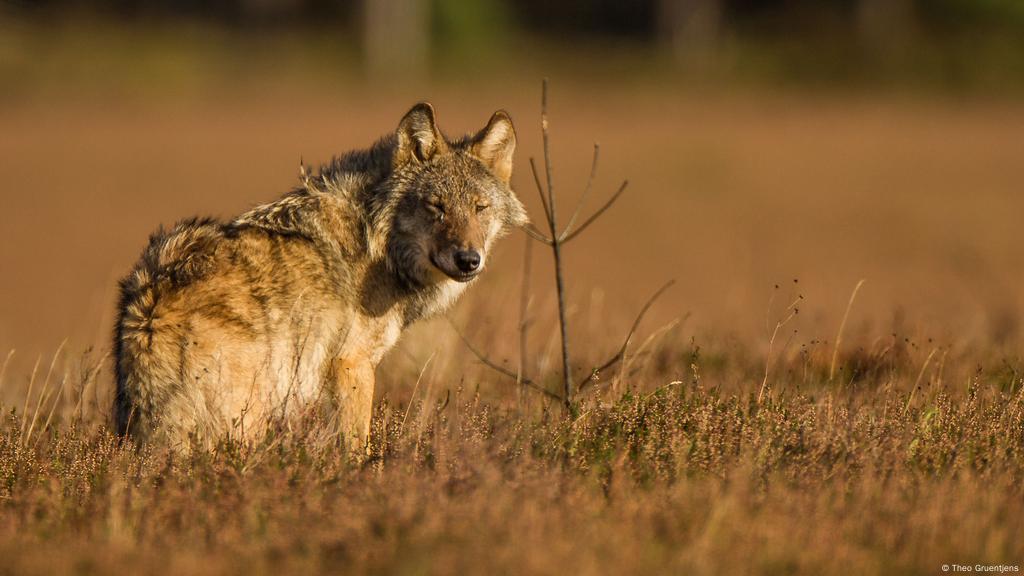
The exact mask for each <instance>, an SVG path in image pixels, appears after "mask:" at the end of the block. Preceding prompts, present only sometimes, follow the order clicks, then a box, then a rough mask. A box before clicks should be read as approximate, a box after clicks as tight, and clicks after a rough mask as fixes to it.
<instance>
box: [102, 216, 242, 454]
mask: <svg viewBox="0 0 1024 576" xmlns="http://www.w3.org/2000/svg"><path fill="white" fill-rule="evenodd" d="M223 238H224V229H223V226H221V225H220V224H219V223H217V222H216V221H214V220H211V219H202V220H200V219H190V220H186V221H183V222H180V223H178V224H177V225H176V226H174V228H172V229H171V230H170V231H164V230H159V231H157V232H156V233H155V234H153V235H152V236H150V239H149V245H148V246H147V247H146V249H145V251H144V252H143V253H142V257H141V258H140V259H139V262H138V263H137V264H136V265H135V267H134V268H133V269H132V271H131V272H130V273H129V274H128V276H126V277H125V278H123V279H122V280H121V282H120V301H119V304H118V316H117V323H116V324H115V327H114V369H115V374H116V380H117V382H116V391H115V400H114V420H115V421H114V426H115V430H116V431H117V432H118V433H120V434H132V433H133V432H134V431H135V430H137V429H139V426H138V425H139V424H140V422H141V421H148V420H149V419H150V418H151V417H152V410H151V407H152V406H153V405H154V404H155V402H156V401H157V400H158V398H160V397H163V396H166V395H167V394H170V393H171V392H172V391H173V388H174V386H176V385H177V382H176V380H177V376H178V374H177V369H176V368H175V366H176V365H177V360H176V359H175V351H176V350H177V342H175V341H174V340H175V336H174V335H173V334H171V333H166V332H167V331H166V330H164V331H161V330H158V329H157V327H155V326H154V320H155V316H156V311H157V307H158V305H159V303H160V301H161V299H162V298H166V297H167V296H168V295H169V294H171V293H173V292H174V291H175V290H177V289H178V288H180V287H182V286H185V285H188V284H189V283H191V282H193V281H195V280H197V279H199V278H202V277H203V276H204V275H206V273H207V272H208V271H209V269H210V268H211V266H212V264H213V259H214V254H215V251H216V247H217V244H218V243H219V242H220V241H221V240H222V239H223ZM147 424H148V422H147ZM149 428H150V426H148V425H147V426H145V429H149Z"/></svg>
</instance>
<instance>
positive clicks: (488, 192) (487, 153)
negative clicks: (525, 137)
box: [383, 103, 527, 285]
mask: <svg viewBox="0 0 1024 576" xmlns="http://www.w3.org/2000/svg"><path fill="white" fill-rule="evenodd" d="M515 147H516V133H515V129H514V128H513V127H512V120H511V119H509V117H508V114H506V113H505V112H504V111H498V112H495V113H494V115H493V116H491V119H490V121H489V122H488V123H487V125H486V126H485V127H484V128H483V129H482V130H480V131H479V132H478V133H476V134H473V135H470V136H466V137H464V138H462V139H460V140H455V141H452V140H448V139H446V138H445V137H444V135H442V134H441V131H440V130H438V128H437V124H436V122H435V119H434V109H433V108H432V107H431V106H430V104H427V103H420V104H417V105H416V106H414V107H413V108H412V109H411V110H409V112H408V113H407V114H406V115H405V117H403V118H402V121H401V122H400V123H399V125H398V130H397V131H396V133H395V140H394V148H393V152H392V166H391V174H390V175H389V176H388V178H387V180H386V181H385V182H384V183H383V186H384V189H385V190H386V191H387V194H388V196H389V197H390V201H389V202H388V204H390V206H389V208H390V210H388V212H389V214H387V215H386V218H387V219H388V220H389V222H387V224H386V226H387V228H388V239H387V258H388V264H389V266H391V267H392V269H393V270H394V271H395V272H396V273H398V274H399V275H401V276H402V277H404V278H406V279H407V280H409V281H412V282H415V283H416V284H420V285H428V284H433V283H436V282H438V281H442V280H446V279H448V278H451V279H453V280H456V281H459V282H468V281H469V280H471V279H473V278H475V277H476V276H477V275H478V274H479V273H480V272H481V271H482V270H483V269H484V266H485V264H486V262H487V255H488V253H489V250H490V248H491V246H492V245H493V243H494V241H495V240H496V239H498V238H499V237H501V236H503V235H505V234H506V233H507V232H508V231H509V230H510V229H512V228H513V227H516V226H522V225H524V224H526V222H527V216H526V210H525V209H524V208H523V205H522V203H520V202H519V199H518V198H517V197H516V195H515V193H514V192H513V191H512V188H511V187H510V185H509V179H510V177H511V176H512V154H513V152H514V151H515Z"/></svg>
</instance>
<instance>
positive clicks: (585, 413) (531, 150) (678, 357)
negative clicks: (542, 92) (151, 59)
mask: <svg viewBox="0 0 1024 576" xmlns="http://www.w3.org/2000/svg"><path fill="white" fill-rule="evenodd" d="M281 75H282V76H281V77H279V78H276V79H275V78H272V79H271V80H269V81H266V83H262V84H258V85H246V84H243V85H241V86H240V87H239V86H233V87H225V86H214V87H208V86H205V85H201V86H200V87H199V88H195V89H193V90H191V91H188V92H187V93H183V94H176V93H172V94H158V95H154V93H150V92H145V93H134V92H133V91H132V90H121V91H111V92H103V91H102V90H97V89H96V88H95V87H91V88H89V89H86V90H82V91H81V93H75V94H68V93H63V92H61V91H60V90H47V91H43V92H41V93H39V94H33V95H32V96H31V97H25V96H22V97H19V96H12V97H9V98H7V99H6V100H4V101H3V102H2V104H0V126H2V127H3V129H2V130H0V158H2V161H0V190H2V194H3V200H4V210H3V211H0V274H2V278H0V362H2V361H3V359H4V358H7V360H8V362H6V363H5V364H4V365H3V366H4V371H3V372H2V373H0V405H2V407H3V419H2V421H0V558H3V560H2V561H0V573H4V574H7V573H9V574H51V573H55V572H65V573H67V572H74V573H83V574H86V573H115V572H117V573H124V572H129V573H131V572H147V573H148V572H160V573H195V574H246V573H272V572H281V571H289V572H300V571H301V572H312V571H319V572H328V573H335V572H352V573H401V574H422V573H463V572H467V573H488V574H491V573H517V574H518V573H534V574H556V573H558V574H561V573H566V572H571V573H579V574H621V573H634V574H665V573H692V574H733V573H753V574H790V573H813V574H891V573H906V574H938V573H940V572H942V567H943V565H948V566H952V565H961V566H971V567H975V565H979V564H980V565H983V566H996V567H998V566H1000V565H1005V566H1010V567H1019V565H1020V564H1021V563H1022V562H1024V522H1022V518H1024V362H1022V360H1021V346H1022V344H1024V340H1022V336H1024V335H1022V333H1021V327H1020V318H1021V317H1022V314H1024V290H1022V289H1021V286H1024V250H1022V249H1021V242H1020V232H1019V231H1020V215H1021V214H1024V197H1022V196H1021V195H1020V190H1021V185H1022V178H1021V166H1024V148H1022V147H1021V139H1020V136H1021V134H1022V129H1024V105H1021V104H1020V103H1019V102H1017V101H1014V100H1009V99H989V98H983V97H963V98H958V99H954V98H951V97H942V96H935V95H928V94H918V93H909V94H907V93H892V92H885V93H876V92H870V91H869V92H864V93H856V94H851V93H848V92H843V93H833V92H808V91H802V90H801V91H785V90H777V89H770V88H764V87H762V88H756V89H744V90H740V91H735V90H730V89H728V88H727V87H701V88H695V87H691V86H687V85H685V84H682V83H679V82H659V81H654V80H650V79H646V80H645V79H644V78H634V79H630V80H629V82H628V83H625V84H610V83H607V82H598V81H596V80H588V79H587V76H586V74H577V75H574V76H572V77H567V78H565V79H561V78H559V77H558V76H553V78H552V80H553V86H552V90H553V92H552V102H551V115H552V134H553V138H554V143H553V155H554V162H555V164H554V173H555V182H556V186H558V189H557V191H558V194H559V198H560V200H561V206H563V207H564V208H562V210H563V213H565V212H567V211H568V210H569V207H571V206H572V202H573V201H574V200H575V199H576V198H577V197H578V196H579V195H580V193H581V192H582V189H583V187H584V184H585V182H586V177H587V172H588V169H589V162H590V153H591V145H592V143H593V142H594V141H599V142H600V143H601V163H600V170H599V175H598V182H597V187H596V188H595V192H594V194H593V196H592V199H591V200H590V202H589V205H590V206H591V207H595V206H597V205H599V202H600V201H601V200H603V199H604V198H606V197H607V195H609V194H610V193H611V192H613V191H614V189H615V188H616V186H617V185H618V183H619V182H620V181H621V180H622V179H627V178H628V179H629V181H630V185H629V188H628V191H627V193H626V195H625V196H624V197H623V199H622V200H621V202H620V203H619V204H617V205H616V206H615V207H614V208H613V209H612V210H611V211H610V212H609V213H608V214H607V215H606V216H605V217H604V219H602V220H601V221H600V222H599V223H597V224H595V226H594V227H593V228H591V229H590V230H589V231H588V232H587V234H585V235H583V236H581V237H580V239H579V240H578V241H577V242H576V243H574V244H572V245H571V246H570V247H569V248H567V253H566V258H567V276H568V281H569V291H568V299H569V302H570V314H569V320H570V322H571V336H572V344H573V350H574V369H575V371H576V372H577V374H586V373H587V372H588V371H589V370H590V368H591V367H593V366H594V365H596V364H598V363H599V362H600V361H601V360H602V359H604V358H605V357H606V356H607V355H609V354H611V353H613V352H614V351H615V350H616V349H617V348H618V346H620V345H621V343H622V340H623V338H624V337H625V335H626V332H627V331H628V329H629V326H630V323H631V322H632V321H633V318H634V316H635V314H636V312H637V311H638V309H639V308H640V306H642V305H643V303H644V302H645V300H646V298H647V297H648V296H649V295H650V294H651V293H652V292H653V291H654V290H655V289H657V287H658V286H660V285H661V284H662V283H664V282H665V281H666V280H669V279H675V280H676V284H675V285H674V286H673V287H672V288H671V289H670V290H669V292H667V293H666V294H665V296H664V297H663V298H661V299H659V300H658V301H657V302H656V303H655V305H654V306H653V308H652V309H651V310H650V312H649V314H648V315H647V316H646V317H645V319H644V321H643V322H642V323H641V325H640V328H639V330H638V332H637V334H636V337H635V338H634V339H633V340H632V342H631V344H630V348H629V353H628V354H627V363H626V364H625V365H624V366H621V367H617V368H615V369H613V370H609V371H606V373H602V374H599V375H598V377H597V378H595V379H594V380H593V381H592V382H590V383H589V384H588V385H587V387H586V390H585V391H584V393H583V394H582V395H581V399H580V405H579V407H578V410H577V411H576V412H575V413H574V414H573V415H571V416H569V417H567V416H566V415H565V414H563V412H562V410H561V408H560V407H559V406H558V405H557V404H553V403H551V402H550V401H549V400H547V399H545V398H544V397H543V396H541V395H539V394H537V393H535V392H533V391H529V390H520V389H517V388H516V385H515V382H514V381H511V380H510V379H508V378H505V377H503V376H501V375H499V374H497V373H495V372H494V371H492V370H490V369H489V368H487V367H486V366H483V365H482V364H481V363H480V362H479V361H478V360H477V358H476V357H474V355H473V354H471V353H470V352H469V351H467V349H466V347H465V345H464V344H463V343H462V342H461V341H460V339H459V336H458V335H457V333H456V331H455V330H454V329H453V328H452V327H451V326H450V325H449V322H448V321H446V320H445V319H439V320H435V321H431V322H428V323H425V324H423V325H420V326H417V327H415V328H414V329H412V330H411V331H410V333H409V334H407V335H406V336H405V337H404V338H403V340H402V342H401V343H400V345H399V347H398V348H397V349H396V350H394V351H393V352H392V353H391V354H390V356H389V357H388V358H387V360H386V361H385V363H384V365H383V366H382V367H381V369H380V370H379V371H378V381H379V383H380V391H379V394H378V405H379V409H378V411H377V417H376V420H375V425H374V430H375V434H374V445H373V456H372V457H371V458H369V459H368V460H367V461H363V462H356V461H353V460H351V459H349V458H347V457H345V455H344V453H343V452H342V451H341V450H340V449H339V448H338V446H337V443H336V442H335V441H334V440H333V439H332V437H331V435H330V431H329V430H326V429H325V428H324V427H323V426H322V425H321V424H320V423H318V422H316V421H310V422H306V423H304V424H303V425H302V426H299V427H296V428H294V429H289V430H277V431H275V433H274V435H272V436H271V437H270V438H268V440H267V441H266V442H265V443H262V444H259V445H255V446H239V445H235V444H231V443H224V444H222V445H220V446H219V447H218V448H217V449H216V450H214V451H197V452H195V453H193V454H192V455H191V456H189V457H181V458H176V457H172V456H170V455H167V454H163V453H161V452H160V451H159V450H155V449H144V450H142V451H136V450H135V449H134V448H133V447H130V446H123V445H122V444H121V443H120V442H119V441H118V439H116V438H114V437H112V436H111V435H110V434H109V432H108V431H107V430H106V429H105V428H104V425H105V423H106V411H107V409H108V406H109V404H110V388H111V375H110V371H109V365H108V364H109V361H108V358H107V356H106V353H107V351H108V350H109V342H108V339H109V333H110V329H111V326H110V324H111V321H112V315H113V309H114V299H115V283H116V280H117V278H118V277H119V275H120V274H122V273H123V272H124V271H125V270H127V268H128V267H129V266H130V265H131V263H132V261H133V259H134V258H135V257H137V255H138V253H139V252H140V250H141V248H142V246H143V244H144V242H145V238H146V235H147V234H148V233H149V232H150V231H152V230H153V229H155V228H156V227H157V226H158V225H160V224H164V225H168V224H170V223H172V222H173V221H174V220H176V219H178V218H182V217H185V216H189V215H193V214H197V213H199V214H214V215H220V216H223V217H228V216H230V215H232V214H235V213H238V212H240V211H242V210H244V209H246V208H247V207H248V206H250V205H253V204H255V203H258V202H262V201H266V200H269V199H271V198H274V197H275V196H277V195H278V194H280V193H282V192H284V191H285V190H287V189H288V188H289V187H290V186H292V185H294V184H295V183H296V182H297V172H298V166H299V161H300V158H301V159H302V160H303V161H304V162H305V163H306V164H315V163H318V162H323V161H326V160H328V159H329V158H330V156H331V155H332V154H335V153H339V152H342V151H345V150H348V149H350V148H353V147H359V146H365V145H367V144H368V143H370V142H371V141H372V140H373V139H374V138H376V137H377V136H379V135H381V134H383V133H384V132H386V131H388V130H391V129H393V126H394V124H395V123H396V122H397V120H398V118H399V117H400V115H401V114H402V112H404V110H405V109H406V108H407V107H408V106H409V105H411V104H412V103H413V102H414V101H415V100H417V99H419V98H429V99H430V100H431V101H432V102H433V103H434V105H435V107H436V109H437V111H438V116H439V121H440V123H441V125H442V127H444V128H446V129H447V130H448V131H450V132H452V133H457V132H462V131H469V130H472V129H475V128H478V127H479V126H481V125H482V124H483V122H485V121H486V119H487V117H488V116H489V114H490V113H491V112H493V110H494V109H497V108H506V109H508V110H509V111H510V112H511V113H512V115H513V118H514V119H515V121H516V123H517V128H518V132H519V142H520V145H519V151H518V153H517V171H516V174H515V176H514V184H515V187H516V188H517V190H518V191H519V194H520V196H521V197H522V198H523V199H524V200H525V201H526V203H527V204H528V206H529V208H530V210H531V213H532V214H533V215H534V220H535V221H539V220H540V219H541V216H540V213H541V212H540V205H539V203H538V202H537V198H536V192H535V191H534V190H533V188H532V177H531V176H530V173H529V169H528V163H527V158H529V157H530V156H538V157H539V156H540V155H541V153H540V150H541V146H540V137H539V118H538V112H539V81H538V78H537V77H536V76H534V75H532V74H529V73H526V72H517V73H516V74H515V75H511V76H509V77H494V78H490V79H488V80H487V81H486V82H482V81H481V82H460V81H458V80H456V81H452V82H450V83H443V82H436V83H425V84H423V85H422V86H420V87H418V88H416V89H414V90H410V89H384V88H381V87H374V86H370V87H365V86H362V85H359V87H356V86H355V85H349V84H346V83H345V82H340V83H331V84H326V85H321V84H315V85H306V86H302V89H300V88H299V87H296V86H291V85H290V84H289V83H290V82H291V80H292V78H291V77H290V76H287V75H286V74H285V73H283V72H282V73H281ZM525 241H526V240H525V237H524V236H522V235H520V234H516V235H513V236H512V237H511V238H510V239H508V240H506V241H505V243H504V244H503V245H502V246H501V247H500V249H499V253H498V255H497V256H496V258H495V260H494V261H493V264H492V265H491V266H492V269H490V270H488V272H487V273H486V274H485V275H484V276H485V277H484V278H483V279H482V280H481V281H480V282H479V283H478V285H477V286H475V288H474V289H473V290H472V292H471V294H469V295H468V296H467V297H466V298H465V299H463V301H462V302H460V304H459V305H458V306H457V307H456V309H455V310H454V311H453V313H452V315H451V322H453V323H454V324H455V325H457V326H458V327H459V329H460V330H462V331H463V332H464V333H465V334H466V337H467V338H468V339H469V340H470V341H471V342H472V343H473V344H474V346H476V347H478V348H480V349H481V350H483V351H486V353H487V354H488V355H489V356H490V357H491V358H492V359H494V360H495V361H496V362H500V363H503V364H504V365H505V366H507V367H508V369H510V370H513V371H514V370H515V369H516V367H517V366H518V365H519V347H518V341H519V338H518V324H519V321H520V318H519V299H520V278H521V267H522V250H523V245H524V242H525ZM533 256H534V258H533V270H534V272H533V274H532V281H531V283H530V286H529V294H530V296H531V304H530V308H529V317H530V320H531V321H530V331H529V346H528V348H529V356H528V358H527V362H526V369H527V373H528V375H530V376H531V377H532V378H534V379H535V380H536V381H537V382H539V383H540V385H542V386H545V387H547V388H548V389H549V390H552V391H557V390H558V381H559V380H558V377H559V366H560V364H559V359H558V352H557V350H558V337H557V335H558V331H557V327H556V325H555V323H554V317H555V308H554V295H553V293H552V290H551V288H550V286H551V277H550V261H549V257H548V255H547V254H546V253H544V252H543V251H541V250H540V246H536V247H535V249H534V251H533ZM861 279H864V283H863V285H862V287H861V288H860V290H859V291H857V294H856V297H854V298H851V295H852V294H853V291H854V287H855V286H856V285H857V284H858V282H859V281H860V280H861ZM8 351H13V352H12V353H11V354H8ZM996 569H998V568H996ZM975 571H978V570H977V569H975ZM1012 571H1014V572H1015V571H1017V570H1016V569H1013V570H1012Z"/></svg>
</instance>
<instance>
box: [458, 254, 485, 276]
mask: <svg viewBox="0 0 1024 576" xmlns="http://www.w3.org/2000/svg"><path fill="white" fill-rule="evenodd" d="M455 266H456V267H458V269H459V271H460V272H463V273H465V274H469V273H470V272H475V271H476V269H477V268H479V267H480V253H479V252H477V251H476V250H456V251H455Z"/></svg>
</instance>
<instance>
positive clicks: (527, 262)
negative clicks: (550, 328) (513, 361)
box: [516, 239, 533, 384]
mask: <svg viewBox="0 0 1024 576" xmlns="http://www.w3.org/2000/svg"><path fill="white" fill-rule="evenodd" d="M532 269H533V244H531V243H530V240H529V239H527V240H526V242H525V245H524V246H523V279H522V284H521V285H520V288H519V290H520V291H519V370H518V373H517V374H516V383H517V384H522V383H523V379H524V378H528V376H527V374H526V366H527V364H528V362H527V349H528V348H527V342H528V340H527V335H528V332H529V330H530V321H529V318H527V316H526V315H527V314H528V313H529V308H530V278H531V276H532V272H533V270H532Z"/></svg>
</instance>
